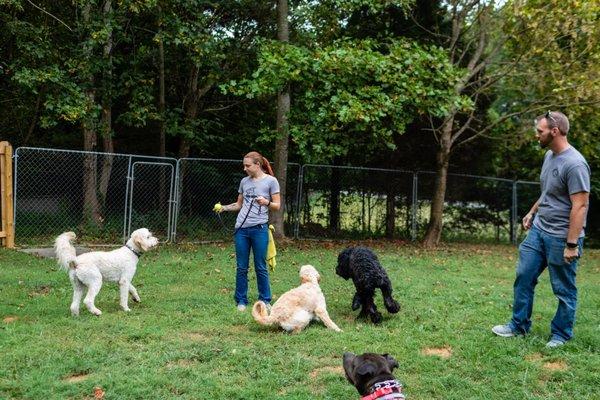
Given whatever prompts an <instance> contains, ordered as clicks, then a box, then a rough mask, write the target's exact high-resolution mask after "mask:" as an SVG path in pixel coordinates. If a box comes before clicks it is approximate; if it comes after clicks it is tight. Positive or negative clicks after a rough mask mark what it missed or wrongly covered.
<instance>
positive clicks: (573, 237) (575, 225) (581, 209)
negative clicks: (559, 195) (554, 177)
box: [563, 192, 590, 263]
mask: <svg viewBox="0 0 600 400" xmlns="http://www.w3.org/2000/svg"><path fill="white" fill-rule="evenodd" d="M570 197H571V214H570V215H569V233H568V234H567V243H577V242H578V240H579V234H580V233H581V230H582V229H583V221H585V214H586V212H587V208H588V204H589V199H590V194H589V193H588V192H579V193H574V194H572V195H571V196H570ZM563 257H564V258H565V261H566V262H567V263H571V262H572V261H573V260H575V259H576V258H577V257H579V247H574V248H569V246H565V251H564V253H563Z"/></svg>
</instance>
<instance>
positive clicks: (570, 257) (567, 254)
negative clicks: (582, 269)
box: [563, 246, 579, 264]
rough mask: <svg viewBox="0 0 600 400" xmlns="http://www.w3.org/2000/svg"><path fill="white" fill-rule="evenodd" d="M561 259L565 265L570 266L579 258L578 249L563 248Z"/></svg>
mask: <svg viewBox="0 0 600 400" xmlns="http://www.w3.org/2000/svg"><path fill="white" fill-rule="evenodd" d="M563 257H564V258H565V262H566V263H567V264H571V263H572V262H573V261H575V260H576V259H577V258H579V247H574V248H572V249H570V248H568V247H566V246H565V251H564V252H563Z"/></svg>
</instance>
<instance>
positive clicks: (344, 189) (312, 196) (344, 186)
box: [296, 165, 413, 238]
mask: <svg viewBox="0 0 600 400" xmlns="http://www.w3.org/2000/svg"><path fill="white" fill-rule="evenodd" d="M412 179H413V176H412V173H411V172H406V171H399V170H388V169H376V168H360V167H338V166H331V165H304V166H303V167H302V180H301V184H300V187H299V194H300V196H299V201H298V219H297V225H296V236H297V237H303V238H371V237H389V238H392V237H401V238H407V237H409V235H410V226H411V202H412Z"/></svg>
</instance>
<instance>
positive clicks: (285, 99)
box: [272, 0, 290, 237]
mask: <svg viewBox="0 0 600 400" xmlns="http://www.w3.org/2000/svg"><path fill="white" fill-rule="evenodd" d="M277 39H278V40H279V41H281V42H282V43H287V42H289V40H290V32H289V22H288V2H287V0H278V2H277ZM289 113H290V86H289V85H286V86H284V87H283V88H282V90H281V91H280V92H279V93H277V126H276V130H277V138H276V140H275V176H276V177H277V180H278V181H279V186H280V195H281V208H280V209H279V211H278V212H276V213H273V216H272V222H273V225H274V226H275V234H276V236H278V237H284V236H285V232H284V229H283V215H284V212H285V208H286V201H285V200H286V193H287V164H288V142H289V124H288V117H289Z"/></svg>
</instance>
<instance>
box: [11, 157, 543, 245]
mask: <svg viewBox="0 0 600 400" xmlns="http://www.w3.org/2000/svg"><path fill="white" fill-rule="evenodd" d="M14 175H15V191H14V192H15V216H14V218H15V227H16V239H17V243H18V244H19V245H49V244H51V243H52V241H53V239H54V238H55V237H56V235H58V234H59V233H61V232H63V231H67V230H74V231H76V232H77V234H78V235H79V236H80V242H83V243H105V244H116V243H122V242H123V241H124V240H125V239H126V238H127V237H128V236H129V234H130V232H131V231H132V230H135V229H137V228H140V227H147V228H149V229H150V230H151V231H152V232H154V233H155V235H156V236H157V237H159V238H160V239H161V240H162V241H168V240H172V241H174V240H177V241H179V242H198V241H207V240H227V239H229V238H230V237H231V234H232V233H233V230H234V225H235V218H236V213H228V212H226V213H221V214H216V213H214V212H213V211H212V208H213V206H214V204H215V203H216V202H221V203H223V204H230V203H233V202H235V201H236V199H237V196H238V187H239V183H240V180H241V179H242V178H244V177H245V176H246V174H245V173H244V171H243V167H242V163H241V160H226V159H207V158H183V159H179V160H176V159H173V158H160V157H147V156H137V155H128V154H108V153H92V152H82V151H70V150H53V149H39V148H25V147H22V148H18V149H17V150H16V152H15V174H14ZM434 183H435V174H434V173H433V172H423V171H419V172H409V171H401V170H390V169H379V168H361V167H340V166H331V165H315V164H308V165H304V166H301V165H299V164H295V163H290V164H288V171H287V182H286V194H285V199H284V207H285V208H284V229H285V234H286V236H288V237H295V238H315V239H364V238H383V237H387V238H400V239H406V240H409V239H412V240H416V239H417V238H418V237H421V236H422V234H423V233H424V232H425V229H426V227H427V223H428V218H429V212H430V206H431V198H432V197H433V192H432V191H433V188H434ZM538 197H539V183H537V182H526V181H510V180H507V179H500V178H493V177H483V176H475V175H464V174H449V175H448V180H447V190H446V199H445V201H446V203H445V211H444V239H446V240H476V241H495V242H513V243H516V242H517V241H518V240H520V238H522V237H523V235H524V232H523V231H522V229H521V217H522V216H523V215H524V214H526V213H527V211H528V210H529V208H530V207H531V205H532V204H533V203H534V202H535V201H536V200H537V198H538Z"/></svg>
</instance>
